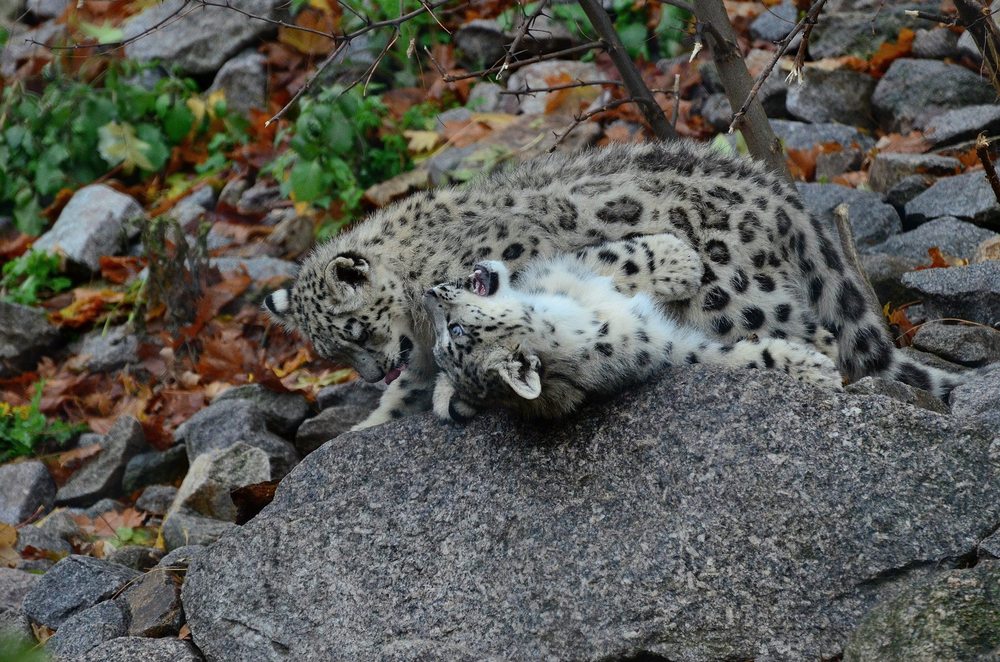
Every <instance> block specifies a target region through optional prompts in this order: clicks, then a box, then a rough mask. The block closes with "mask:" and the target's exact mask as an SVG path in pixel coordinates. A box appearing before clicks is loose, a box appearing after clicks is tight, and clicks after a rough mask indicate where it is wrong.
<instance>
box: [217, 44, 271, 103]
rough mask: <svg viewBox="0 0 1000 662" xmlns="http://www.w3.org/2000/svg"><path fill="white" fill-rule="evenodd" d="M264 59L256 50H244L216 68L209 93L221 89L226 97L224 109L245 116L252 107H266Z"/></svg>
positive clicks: (265, 63)
mask: <svg viewBox="0 0 1000 662" xmlns="http://www.w3.org/2000/svg"><path fill="white" fill-rule="evenodd" d="M266 65H267V60H266V58H265V57H264V56H263V55H262V54H261V53H258V52H257V51H252V50H250V51H244V52H242V53H240V54H239V55H237V56H236V57H234V58H232V59H231V60H229V61H228V62H226V63H225V64H224V65H222V68H221V69H219V73H217V74H216V75H215V80H214V81H212V86H211V87H210V88H208V92H209V93H210V94H211V93H212V92H215V91H216V90H222V92H223V93H224V94H225V95H226V108H227V109H228V110H230V111H234V112H236V113H239V114H240V115H246V114H247V113H249V112H250V109H251V108H258V109H266V108H267V68H266Z"/></svg>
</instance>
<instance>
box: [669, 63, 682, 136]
mask: <svg viewBox="0 0 1000 662" xmlns="http://www.w3.org/2000/svg"><path fill="white" fill-rule="evenodd" d="M673 94H674V112H673V114H672V115H671V117H670V126H671V127H672V128H673V129H674V130H676V129H677V120H678V119H680V116H681V75H680V74H674V89H673Z"/></svg>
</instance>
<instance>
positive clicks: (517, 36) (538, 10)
mask: <svg viewBox="0 0 1000 662" xmlns="http://www.w3.org/2000/svg"><path fill="white" fill-rule="evenodd" d="M548 6H549V0H541V2H539V3H538V6H536V7H535V8H534V9H533V10H532V11H531V13H530V14H528V15H527V16H525V17H524V20H523V21H521V24H520V25H518V26H517V29H516V30H514V39H513V41H511V42H510V47H509V48H508V49H507V53H506V54H505V55H504V58H503V64H501V65H500V74H501V75H502V74H503V73H504V72H506V71H507V70H508V69H509V68H510V63H511V60H512V59H513V58H514V56H515V54H516V53H517V49H518V48H520V46H521V40H522V39H524V37H525V35H527V34H528V30H530V29H531V25H532V24H533V23H534V22H535V20H536V19H537V18H538V17H539V16H541V14H542V12H543V11H544V10H545V8H546V7H548Z"/></svg>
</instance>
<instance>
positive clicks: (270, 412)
mask: <svg viewBox="0 0 1000 662" xmlns="http://www.w3.org/2000/svg"><path fill="white" fill-rule="evenodd" d="M226 400H247V401H249V402H252V403H254V404H255V405H256V406H257V409H259V410H260V411H261V413H263V414H264V422H265V423H266V424H267V427H268V429H269V430H271V432H274V433H275V434H280V435H281V436H282V437H286V438H292V437H294V436H295V431H296V430H297V429H298V428H299V425H301V424H302V421H304V420H305V419H306V416H308V415H309V402H308V401H307V400H306V399H305V398H304V397H302V396H301V395H299V394H298V393H278V392H276V391H272V390H271V389H269V388H267V387H266V386H264V385H263V384H245V385H243V386H236V387H234V388H231V389H228V390H226V391H223V392H222V393H221V394H220V395H219V396H218V397H217V398H216V399H215V400H214V402H225V401H226Z"/></svg>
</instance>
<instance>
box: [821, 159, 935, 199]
mask: <svg viewBox="0 0 1000 662" xmlns="http://www.w3.org/2000/svg"><path fill="white" fill-rule="evenodd" d="M821 156H822V155H821ZM933 183H934V180H933V179H932V178H930V177H925V176H924V175H910V176H909V177H904V178H903V179H901V180H899V182H897V183H896V185H895V186H893V187H892V188H890V189H889V190H888V191H886V193H885V201H886V202H888V203H889V204H890V205H892V206H893V207H895V208H896V210H897V211H898V212H900V214H903V213H904V212H905V208H906V204H907V203H908V202H909V201H910V200H912V199H913V198H915V197H917V196H918V195H920V194H921V193H923V192H924V191H926V190H927V189H929V188H930V187H931V184H933Z"/></svg>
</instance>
